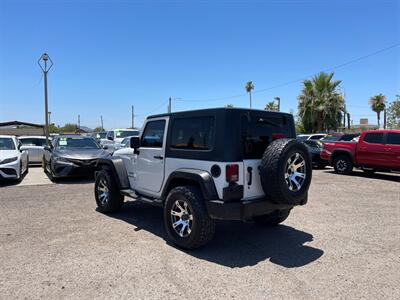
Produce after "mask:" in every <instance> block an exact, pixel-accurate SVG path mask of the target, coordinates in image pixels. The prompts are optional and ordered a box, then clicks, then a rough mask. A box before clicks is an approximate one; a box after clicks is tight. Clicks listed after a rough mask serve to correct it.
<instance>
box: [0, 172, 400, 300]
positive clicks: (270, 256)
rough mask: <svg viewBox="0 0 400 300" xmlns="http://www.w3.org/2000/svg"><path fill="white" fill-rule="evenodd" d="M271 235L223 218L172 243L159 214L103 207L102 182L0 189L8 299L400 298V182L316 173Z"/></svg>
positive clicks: (2, 279)
mask: <svg viewBox="0 0 400 300" xmlns="http://www.w3.org/2000/svg"><path fill="white" fill-rule="evenodd" d="M309 196H310V197H309V203H308V204H307V205H306V206H304V207H299V208H296V209H294V210H293V211H292V214H291V216H290V217H289V219H288V220H287V221H286V222H285V223H284V225H280V226H278V227H276V228H273V229H265V228H260V227H257V226H256V225H254V224H251V223H240V222H220V223H219V224H218V227H217V233H216V236H215V239H214V240H213V241H212V242H211V243H210V244H209V245H208V246H206V247H205V248H202V249H199V250H196V251H193V252H184V251H181V250H179V249H176V248H174V247H173V246H172V245H170V244H168V243H167V242H166V233H165V231H164V228H163V222H162V210H161V209H160V208H155V207H151V206H148V205H145V204H140V203H134V202H128V203H127V204H125V206H124V209H123V210H122V211H121V212H120V213H118V214H114V215H109V216H107V215H103V214H101V213H98V212H97V211H96V209H95V208H96V207H95V202H94V197H93V183H91V182H88V181H83V182H79V181H76V180H72V181H67V182H64V183H61V184H49V185H37V186H36V185H32V186H3V187H0V211H1V218H0V298H1V299H14V298H29V299H39V298H46V299H60V298H73V299H76V298H103V299H114V298H130V299H132V298H135V299H138V298H152V299H165V298H167V299H177V298H195V299H206V298H211V299H226V298H238V299H271V298H274V299H334V298H336V299H337V298H340V299H345V298H346V299H348V298H363V299H366V298H368V299H377V298H379V299H400V292H399V287H400V271H399V270H400V176H399V175H383V174H379V175H375V176H374V177H370V178H368V177H365V176H364V175H363V174H362V173H361V172H356V173H355V174H354V175H352V176H343V175H336V174H334V173H332V171H330V170H318V171H315V172H314V177H313V183H312V186H311V190H310V193H309Z"/></svg>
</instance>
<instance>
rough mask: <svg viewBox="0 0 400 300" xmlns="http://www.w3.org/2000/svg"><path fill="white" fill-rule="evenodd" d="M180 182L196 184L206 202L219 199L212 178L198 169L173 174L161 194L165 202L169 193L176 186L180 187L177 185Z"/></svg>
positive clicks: (182, 170)
mask: <svg viewBox="0 0 400 300" xmlns="http://www.w3.org/2000/svg"><path fill="white" fill-rule="evenodd" d="M179 182H196V183H197V184H198V185H199V187H200V190H201V193H202V194H203V197H204V200H206V201H210V200H218V199H219V197H218V193H217V189H216V188H215V183H214V179H213V178H212V176H211V175H210V174H209V173H208V172H206V171H204V170H197V169H177V170H176V171H174V172H172V173H171V174H170V175H169V177H168V179H167V181H166V182H165V185H164V187H163V191H162V193H161V199H162V200H165V199H166V198H167V196H168V193H169V191H170V190H171V189H172V188H174V187H175V186H178V185H179V184H177V183H179Z"/></svg>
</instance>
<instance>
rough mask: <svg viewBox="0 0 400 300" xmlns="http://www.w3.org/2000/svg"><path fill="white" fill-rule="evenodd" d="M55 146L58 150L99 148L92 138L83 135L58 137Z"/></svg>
mask: <svg viewBox="0 0 400 300" xmlns="http://www.w3.org/2000/svg"><path fill="white" fill-rule="evenodd" d="M56 147H57V148H58V149H60V150H66V149H100V147H99V145H98V144H97V143H96V142H95V141H94V139H92V138H85V137H60V138H59V139H58V140H57V145H56Z"/></svg>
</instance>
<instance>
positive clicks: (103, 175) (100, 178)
mask: <svg viewBox="0 0 400 300" xmlns="http://www.w3.org/2000/svg"><path fill="white" fill-rule="evenodd" d="M101 183H104V184H105V185H106V187H107V189H108V198H107V201H106V202H102V201H101V200H100V190H99V185H100V184H101ZM94 195H95V199H96V204H97V210H98V211H99V212H102V213H113V212H117V211H119V210H120V209H121V207H122V204H123V203H124V196H123V195H121V193H120V192H119V190H118V187H117V185H116V183H115V180H114V179H113V177H112V174H111V172H110V171H109V170H108V169H103V170H101V171H99V173H98V174H97V176H96V180H95V183H94Z"/></svg>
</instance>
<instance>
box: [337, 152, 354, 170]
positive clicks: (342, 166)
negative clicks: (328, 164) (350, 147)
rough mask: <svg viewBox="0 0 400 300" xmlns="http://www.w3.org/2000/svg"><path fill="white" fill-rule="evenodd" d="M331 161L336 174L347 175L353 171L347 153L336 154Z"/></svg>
mask: <svg viewBox="0 0 400 300" xmlns="http://www.w3.org/2000/svg"><path fill="white" fill-rule="evenodd" d="M332 163H333V168H334V169H335V172H336V173H338V174H344V175H348V174H350V173H351V172H352V171H353V162H352V161H351V159H350V157H349V156H348V155H344V154H342V155H338V156H336V157H335V158H334V159H333V162H332Z"/></svg>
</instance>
